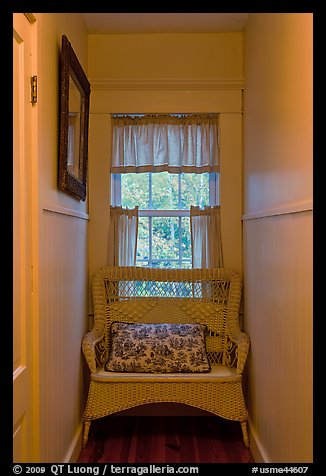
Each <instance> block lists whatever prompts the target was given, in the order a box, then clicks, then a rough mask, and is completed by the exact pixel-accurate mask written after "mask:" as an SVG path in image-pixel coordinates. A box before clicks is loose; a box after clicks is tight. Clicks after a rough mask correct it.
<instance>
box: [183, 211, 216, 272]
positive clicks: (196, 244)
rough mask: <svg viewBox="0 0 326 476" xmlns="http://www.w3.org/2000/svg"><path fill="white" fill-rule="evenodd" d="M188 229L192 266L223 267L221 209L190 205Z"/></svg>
mask: <svg viewBox="0 0 326 476" xmlns="http://www.w3.org/2000/svg"><path fill="white" fill-rule="evenodd" d="M190 231H191V244H192V267H193V268H223V253H222V234H221V209H220V207H219V206H215V207H204V208H203V209H200V208H199V207H194V206H192V207H191V208H190Z"/></svg>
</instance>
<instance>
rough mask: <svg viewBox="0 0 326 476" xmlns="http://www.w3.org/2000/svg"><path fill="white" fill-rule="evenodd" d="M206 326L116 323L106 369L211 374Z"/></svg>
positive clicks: (112, 326)
mask: <svg viewBox="0 0 326 476" xmlns="http://www.w3.org/2000/svg"><path fill="white" fill-rule="evenodd" d="M205 331H206V326H205V325H204V324H129V323H125V322H113V323H112V324H111V328H110V355H109V359H108V362H107V364H106V366H105V369H106V370H108V371H113V372H151V373H171V372H209V371H210V364H209V361H208V357H207V354H206V342H205Z"/></svg>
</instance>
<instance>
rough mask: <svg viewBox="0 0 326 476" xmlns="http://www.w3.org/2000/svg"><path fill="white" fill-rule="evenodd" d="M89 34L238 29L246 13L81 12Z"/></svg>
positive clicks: (240, 29) (216, 31) (197, 31)
mask: <svg viewBox="0 0 326 476" xmlns="http://www.w3.org/2000/svg"><path fill="white" fill-rule="evenodd" d="M81 15H82V16H83V18H84V21H85V24H86V27H87V30H88V32H89V33H93V34H132V33H219V32H232V31H242V30H243V28H244V26H245V24H246V21H247V19H248V16H249V13H82V14H81Z"/></svg>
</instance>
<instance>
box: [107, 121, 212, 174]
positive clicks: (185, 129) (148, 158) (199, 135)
mask: <svg viewBox="0 0 326 476" xmlns="http://www.w3.org/2000/svg"><path fill="white" fill-rule="evenodd" d="M218 117H219V116H218V114H174V115H162V114H150V115H112V116H111V120H112V163H111V173H114V174H120V173H130V172H136V173H140V172H164V171H167V172H170V173H181V172H192V173H204V172H219V153H218Z"/></svg>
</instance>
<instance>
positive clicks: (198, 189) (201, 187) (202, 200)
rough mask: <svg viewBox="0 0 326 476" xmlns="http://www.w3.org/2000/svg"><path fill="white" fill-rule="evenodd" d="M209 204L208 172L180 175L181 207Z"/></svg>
mask: <svg viewBox="0 0 326 476" xmlns="http://www.w3.org/2000/svg"><path fill="white" fill-rule="evenodd" d="M190 205H194V206H199V207H204V206H205V205H209V174H208V173H205V174H182V175H181V208H182V209H189V208H190Z"/></svg>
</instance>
